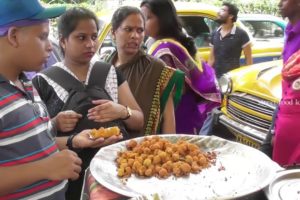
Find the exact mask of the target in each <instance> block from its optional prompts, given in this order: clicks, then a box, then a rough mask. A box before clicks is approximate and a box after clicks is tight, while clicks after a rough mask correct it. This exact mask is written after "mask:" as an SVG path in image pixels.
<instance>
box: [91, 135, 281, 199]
mask: <svg viewBox="0 0 300 200" xmlns="http://www.w3.org/2000/svg"><path fill="white" fill-rule="evenodd" d="M161 137H164V138H166V139H168V140H170V141H172V142H175V141H177V140H178V139H186V140H188V141H189V142H191V143H195V144H197V145H198V146H199V147H201V148H202V149H204V150H205V151H215V152H217V154H218V155H217V161H216V165H215V166H212V167H210V168H208V169H205V170H203V171H202V172H200V173H199V174H191V175H190V176H189V177H183V178H174V177H169V178H167V179H158V178H156V177H152V178H139V177H136V176H131V177H130V178H128V180H127V181H126V182H124V181H121V180H120V179H119V178H118V177H117V168H116V164H115V159H116V156H117V152H118V151H122V150H125V149H126V147H125V144H126V141H124V142H120V143H116V144H113V145H110V146H107V147H104V148H102V149H101V150H100V151H99V152H98V153H97V155H96V156H95V157H94V158H93V160H92V162H91V165H90V170H91V173H92V175H93V176H94V177H95V178H96V180H97V181H98V182H99V183H101V184H102V185H104V186H105V187H107V188H109V189H110V190H112V191H114V192H117V193H120V194H122V195H125V196H129V197H135V196H140V195H145V196H149V195H151V194H155V193H158V194H159V195H160V198H161V199H172V200H173V199H181V200H182V199H232V198H237V197H243V196H245V195H248V194H250V193H253V192H256V191H259V190H260V189H262V188H264V187H265V186H267V185H268V184H269V183H270V181H271V180H272V179H273V178H274V176H275V173H276V171H277V170H278V169H281V168H280V167H279V166H278V165H277V164H276V163H274V162H273V161H272V160H270V159H269V158H268V157H267V156H266V155H265V154H263V153H262V152H260V151H258V150H256V149H254V148H251V147H248V146H246V145H243V144H239V143H236V142H231V141H227V140H224V139H221V138H219V137H215V136H196V135H161ZM142 139H143V137H142V138H137V139H136V140H137V141H140V140H142ZM222 166H224V168H225V170H220V168H221V167H222Z"/></svg>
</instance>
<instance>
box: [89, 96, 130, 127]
mask: <svg viewBox="0 0 300 200" xmlns="http://www.w3.org/2000/svg"><path fill="white" fill-rule="evenodd" d="M92 102H93V104H95V105H96V106H95V107H94V108H91V109H90V110H89V111H88V115H87V116H88V118H89V119H90V120H94V121H95V122H109V121H113V120H115V119H122V118H125V117H126V116H127V110H126V107H125V106H123V105H121V104H117V103H115V102H113V101H110V100H105V99H101V100H94V101H92Z"/></svg>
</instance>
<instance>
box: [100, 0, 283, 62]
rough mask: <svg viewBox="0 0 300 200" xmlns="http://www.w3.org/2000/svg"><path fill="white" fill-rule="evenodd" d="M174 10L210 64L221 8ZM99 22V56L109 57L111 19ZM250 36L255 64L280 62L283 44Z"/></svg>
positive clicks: (190, 6)
mask: <svg viewBox="0 0 300 200" xmlns="http://www.w3.org/2000/svg"><path fill="white" fill-rule="evenodd" d="M175 6H176V9H177V13H178V16H179V17H180V18H181V20H182V22H183V26H184V29H185V31H186V32H187V34H188V35H190V36H191V37H193V38H194V41H195V44H196V46H197V48H198V53H199V54H200V56H201V58H202V59H204V60H206V61H207V60H208V57H209V53H210V46H209V43H210V35H211V33H212V32H213V31H214V30H215V29H216V28H217V27H218V26H219V24H218V23H217V22H216V21H215V19H216V18H217V12H218V10H219V8H217V7H215V6H212V5H207V4H202V3H188V2H175ZM111 12H113V11H111ZM99 18H100V24H101V32H100V35H99V41H100V43H101V45H100V50H99V51H100V52H99V53H100V55H101V54H103V53H104V54H106V53H109V52H110V51H111V50H113V49H114V46H113V43H112V40H111V37H110V29H111V25H110V20H111V16H107V15H106V16H100V17H99ZM236 23H237V25H238V26H240V27H242V28H243V29H245V30H246V31H247V32H248V33H249V31H248V29H247V28H246V26H244V24H243V23H242V22H241V21H240V20H239V19H238V20H237V22H236ZM249 36H250V38H251V40H252V43H253V47H252V54H253V62H254V63H258V62H262V61H271V60H278V59H280V57H281V51H282V47H283V43H282V42H278V43H277V42H271V43H266V42H264V41H257V40H254V39H253V38H252V35H251V34H250V33H249ZM241 63H244V58H243V56H242V58H241Z"/></svg>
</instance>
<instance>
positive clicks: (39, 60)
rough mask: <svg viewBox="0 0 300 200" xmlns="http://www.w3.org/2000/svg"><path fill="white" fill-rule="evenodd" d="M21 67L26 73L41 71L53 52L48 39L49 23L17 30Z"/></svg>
mask: <svg viewBox="0 0 300 200" xmlns="http://www.w3.org/2000/svg"><path fill="white" fill-rule="evenodd" d="M17 29H18V31H17V42H18V48H17V50H18V57H17V58H16V59H18V60H20V61H19V62H20V64H19V66H22V69H21V70H24V71H39V70H41V69H42V66H43V64H44V63H45V62H46V61H47V59H48V58H49V56H50V52H51V51H52V46H51V44H50V41H49V39H48V35H49V23H48V22H45V23H41V24H38V25H33V26H28V27H21V28H17Z"/></svg>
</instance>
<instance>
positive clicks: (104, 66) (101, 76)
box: [88, 62, 111, 88]
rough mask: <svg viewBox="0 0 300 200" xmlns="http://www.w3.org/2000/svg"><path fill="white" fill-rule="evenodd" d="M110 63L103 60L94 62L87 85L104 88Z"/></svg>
mask: <svg viewBox="0 0 300 200" xmlns="http://www.w3.org/2000/svg"><path fill="white" fill-rule="evenodd" d="M110 68H111V65H110V64H108V63H105V62H95V64H94V66H93V69H92V71H91V74H90V78H89V82H88V85H89V86H92V85H97V86H99V87H101V88H105V83H106V79H107V76H108V72H109V70H110Z"/></svg>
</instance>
